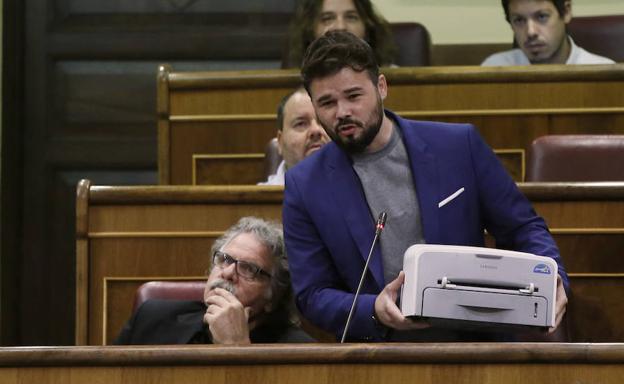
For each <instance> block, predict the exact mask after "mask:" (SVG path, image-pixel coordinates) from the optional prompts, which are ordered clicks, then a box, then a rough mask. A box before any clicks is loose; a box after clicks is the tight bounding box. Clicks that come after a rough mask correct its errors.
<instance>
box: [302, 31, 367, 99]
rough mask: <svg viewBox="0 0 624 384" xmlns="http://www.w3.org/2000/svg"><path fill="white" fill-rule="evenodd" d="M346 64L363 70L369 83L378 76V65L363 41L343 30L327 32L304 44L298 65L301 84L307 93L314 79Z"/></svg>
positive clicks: (357, 69)
mask: <svg viewBox="0 0 624 384" xmlns="http://www.w3.org/2000/svg"><path fill="white" fill-rule="evenodd" d="M346 67H349V68H351V69H353V70H354V71H356V72H362V71H366V72H367V73H368V76H369V77H370V79H371V81H372V82H373V84H375V85H376V84H377V79H378V78H379V65H377V60H375V54H374V52H373V50H372V49H371V47H370V45H368V43H367V42H365V41H364V40H362V39H360V38H359V37H357V36H355V35H354V34H352V33H350V32H346V31H338V30H336V31H329V32H327V33H326V34H324V35H323V36H321V37H319V38H318V39H316V40H314V41H313V42H312V44H310V46H309V47H308V49H307V51H306V53H305V56H304V58H303V64H302V65H301V77H302V81H303V86H304V87H305V89H306V90H307V91H308V93H310V83H311V82H312V80H314V79H318V78H322V77H326V76H331V75H333V74H336V73H338V72H340V70H342V69H343V68H346Z"/></svg>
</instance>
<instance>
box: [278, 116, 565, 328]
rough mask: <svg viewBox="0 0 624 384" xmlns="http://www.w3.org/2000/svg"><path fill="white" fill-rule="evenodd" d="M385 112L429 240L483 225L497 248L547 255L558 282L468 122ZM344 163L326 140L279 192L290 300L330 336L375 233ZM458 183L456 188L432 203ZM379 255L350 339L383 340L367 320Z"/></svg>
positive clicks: (452, 239) (521, 203)
mask: <svg viewBox="0 0 624 384" xmlns="http://www.w3.org/2000/svg"><path fill="white" fill-rule="evenodd" d="M386 115H387V116H389V117H390V118H391V119H394V121H395V122H396V123H397V124H398V126H399V128H400V130H401V132H402V136H403V142H404V144H405V148H406V150H407V153H408V156H409V160H410V166H411V170H412V174H413V176H414V182H415V183H416V191H417V196H418V202H419V204H420V213H421V221H422V228H423V234H424V237H425V241H426V242H427V243H428V244H450V245H469V246H483V245H484V229H487V231H488V233H490V234H492V235H493V236H494V237H495V239H496V245H497V247H498V248H504V249H512V250H516V251H523V252H529V253H533V254H537V255H543V256H550V257H552V258H554V259H555V260H556V261H557V263H558V264H559V273H560V275H561V276H562V278H563V280H564V284H565V286H566V287H567V275H566V273H565V270H564V269H563V266H562V263H561V259H560V257H559V250H558V249H557V246H556V245H555V242H554V240H553V239H552V237H551V236H550V233H549V232H548V229H547V227H546V224H545V223H544V221H543V219H542V218H541V217H539V216H537V215H536V213H535V211H534V210H533V209H532V207H531V205H530V203H529V202H528V201H527V199H526V198H525V197H524V196H523V195H522V194H521V193H520V191H519V190H518V188H517V186H516V184H515V183H514V181H513V180H512V179H511V178H510V177H509V175H508V174H507V172H506V171H505V169H504V168H503V167H502V165H501V164H500V162H499V161H498V159H497V158H496V156H495V154H494V153H493V152H492V150H491V149H490V148H489V147H488V146H487V145H486V144H485V143H484V142H483V140H482V139H481V137H480V136H479V135H478V133H477V132H476V130H475V129H474V127H473V126H472V125H468V124H447V123H435V122H418V121H410V120H405V119H402V118H400V117H398V116H396V115H394V114H393V113H391V112H389V111H386ZM351 164H352V163H351V159H350V157H349V156H348V155H347V154H346V153H345V152H343V151H342V150H341V149H339V147H338V146H336V144H335V143H329V144H328V145H326V146H325V147H324V148H322V149H321V150H320V151H318V152H317V153H316V154H314V155H312V156H310V157H308V158H306V159H305V160H304V161H302V162H301V163H299V164H298V165H297V166H295V167H294V168H292V169H291V170H289V171H288V172H287V174H286V180H285V192H284V208H283V223H284V236H285V241H286V247H287V253H288V258H289V265H290V272H291V275H292V283H293V288H294V290H295V295H296V299H297V306H298V307H299V310H300V311H301V313H302V314H303V315H304V317H306V318H307V319H309V320H310V321H311V322H312V323H314V324H316V325H318V326H319V327H321V328H323V329H325V330H328V331H331V332H334V333H335V334H336V335H337V336H339V335H341V333H342V330H343V328H344V324H345V322H346V318H347V315H348V312H349V308H350V306H351V303H352V301H353V293H354V292H355V291H356V289H357V285H358V283H359V279H360V275H361V273H362V270H363V268H364V263H365V261H366V257H367V256H368V251H369V247H370V245H371V243H372V241H373V237H374V223H375V219H374V218H373V217H372V216H371V213H370V210H369V207H368V205H367V202H366V198H365V196H364V192H363V189H362V186H361V184H360V180H359V178H358V176H357V174H356V173H355V171H354V170H353V168H352V165H351ZM379 182H380V183H383V180H379ZM460 188H464V192H463V193H461V194H459V195H458V196H457V197H456V198H455V199H453V200H452V201H450V202H449V203H448V204H446V205H444V206H443V207H441V208H439V207H438V204H439V203H440V202H441V201H442V200H444V199H445V198H447V197H448V196H450V195H452V194H453V193H454V192H456V191H458V190H459V189H460ZM388 198H389V199H390V198H392V196H388ZM406 209H410V207H406ZM387 225H392V217H389V218H388V223H387ZM382 238H383V235H382ZM381 260H382V258H381V254H380V250H379V247H376V249H375V251H374V253H373V256H372V260H371V262H370V265H369V273H368V274H367V277H366V279H365V281H364V285H363V287H362V292H361V293H362V294H361V296H360V297H359V299H358V304H357V307H356V310H355V312H354V315H353V319H352V324H351V327H350V330H349V335H350V338H352V339H366V340H381V339H382V334H381V332H380V330H379V329H378V328H377V327H376V326H375V322H374V321H373V319H372V314H373V311H374V301H375V298H376V296H377V294H379V292H381V290H382V289H383V287H384V286H385V284H386V283H387V282H385V281H384V277H383V267H382V261H381Z"/></svg>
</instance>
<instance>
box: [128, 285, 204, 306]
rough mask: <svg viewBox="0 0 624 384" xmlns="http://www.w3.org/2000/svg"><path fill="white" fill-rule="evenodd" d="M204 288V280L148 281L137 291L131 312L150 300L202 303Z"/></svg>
mask: <svg viewBox="0 0 624 384" xmlns="http://www.w3.org/2000/svg"><path fill="white" fill-rule="evenodd" d="M205 286H206V280H195V281H148V282H147V283H144V284H142V285H141V286H140V287H139V288H138V289H137V291H136V293H135V295H134V305H133V307H132V311H133V312H134V311H136V309H137V308H139V307H140V306H141V304H143V302H145V301H147V300H150V299H165V300H199V301H202V300H203V298H204V287H205Z"/></svg>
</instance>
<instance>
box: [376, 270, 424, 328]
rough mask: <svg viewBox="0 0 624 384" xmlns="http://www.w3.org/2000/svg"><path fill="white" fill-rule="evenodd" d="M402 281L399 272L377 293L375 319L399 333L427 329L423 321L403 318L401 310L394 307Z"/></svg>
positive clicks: (402, 278) (403, 273) (403, 278)
mask: <svg viewBox="0 0 624 384" xmlns="http://www.w3.org/2000/svg"><path fill="white" fill-rule="evenodd" d="M404 281H405V272H403V271H401V272H399V276H398V277H397V278H396V279H394V280H392V281H391V282H390V283H388V285H386V286H385V287H384V289H383V290H382V291H381V293H379V296H377V298H376V299H375V319H376V320H377V321H378V322H380V323H381V324H383V325H385V326H386V327H388V328H392V329H398V330H400V331H407V330H411V329H424V328H429V327H430V325H429V323H428V322H427V321H425V320H414V319H410V318H407V317H405V316H403V314H402V313H401V309H400V308H399V307H398V306H397V305H396V302H397V297H398V295H399V291H400V289H401V286H402V285H403V282H404Z"/></svg>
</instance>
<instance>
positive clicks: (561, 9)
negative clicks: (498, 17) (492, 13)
mask: <svg viewBox="0 0 624 384" xmlns="http://www.w3.org/2000/svg"><path fill="white" fill-rule="evenodd" d="M511 1H512V0H501V5H502V6H503V9H504V10H505V19H507V21H509V3H510V2H511ZM548 1H550V2H551V3H553V4H554V5H555V8H557V12H558V13H559V17H563V15H565V2H566V1H567V0H548ZM570 2H571V1H570Z"/></svg>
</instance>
